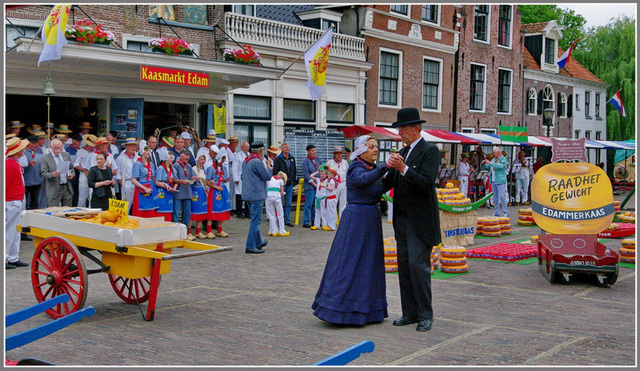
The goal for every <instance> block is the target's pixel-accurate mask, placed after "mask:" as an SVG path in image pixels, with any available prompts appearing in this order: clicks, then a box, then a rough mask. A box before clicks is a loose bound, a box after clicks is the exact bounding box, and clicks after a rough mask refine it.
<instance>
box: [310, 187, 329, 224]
mask: <svg viewBox="0 0 640 371" xmlns="http://www.w3.org/2000/svg"><path fill="white" fill-rule="evenodd" d="M311 179H312V180H313V181H315V182H316V184H317V186H316V204H315V205H313V206H314V207H315V209H316V216H315V218H314V220H313V226H314V227H316V228H321V227H322V222H323V221H324V218H323V217H322V215H323V214H324V199H325V196H326V195H327V189H326V188H325V187H323V186H324V185H326V184H327V179H325V180H320V178H319V177H318V178H315V179H314V178H311Z"/></svg>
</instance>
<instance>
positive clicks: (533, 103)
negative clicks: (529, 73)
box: [527, 88, 538, 116]
mask: <svg viewBox="0 0 640 371" xmlns="http://www.w3.org/2000/svg"><path fill="white" fill-rule="evenodd" d="M537 106H538V92H536V88H531V89H529V99H528V101H527V113H528V114H529V115H531V116H535V115H536V107H537Z"/></svg>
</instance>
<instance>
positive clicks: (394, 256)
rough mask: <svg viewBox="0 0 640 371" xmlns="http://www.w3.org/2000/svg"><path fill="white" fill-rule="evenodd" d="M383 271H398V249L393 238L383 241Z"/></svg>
mask: <svg viewBox="0 0 640 371" xmlns="http://www.w3.org/2000/svg"><path fill="white" fill-rule="evenodd" d="M383 241H384V271H385V272H397V271H398V248H397V245H396V240H395V239H394V238H393V237H387V238H385V239H384V240H383Z"/></svg>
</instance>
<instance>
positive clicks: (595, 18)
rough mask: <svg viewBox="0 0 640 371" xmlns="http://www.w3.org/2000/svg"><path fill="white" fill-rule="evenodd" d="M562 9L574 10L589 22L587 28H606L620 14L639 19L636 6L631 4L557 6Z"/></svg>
mask: <svg viewBox="0 0 640 371" xmlns="http://www.w3.org/2000/svg"><path fill="white" fill-rule="evenodd" d="M556 5H558V7H559V8H561V9H566V8H569V9H572V10H574V11H575V12H576V14H580V15H582V16H583V17H584V19H585V20H586V21H587V23H586V24H585V27H598V26H605V25H606V24H607V23H608V22H609V19H611V18H617V17H618V15H620V14H625V15H627V16H629V17H633V18H634V19H636V20H637V19H638V18H637V14H636V11H637V8H636V4H630V3H626V4H623V3H610V4H605V3H600V4H598V3H590V4H575V3H574V4H567V3H560V4H556Z"/></svg>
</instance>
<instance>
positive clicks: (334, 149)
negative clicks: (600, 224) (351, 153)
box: [333, 146, 344, 153]
mask: <svg viewBox="0 0 640 371" xmlns="http://www.w3.org/2000/svg"><path fill="white" fill-rule="evenodd" d="M336 152H344V148H342V147H340V146H337V147H333V153H336Z"/></svg>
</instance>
